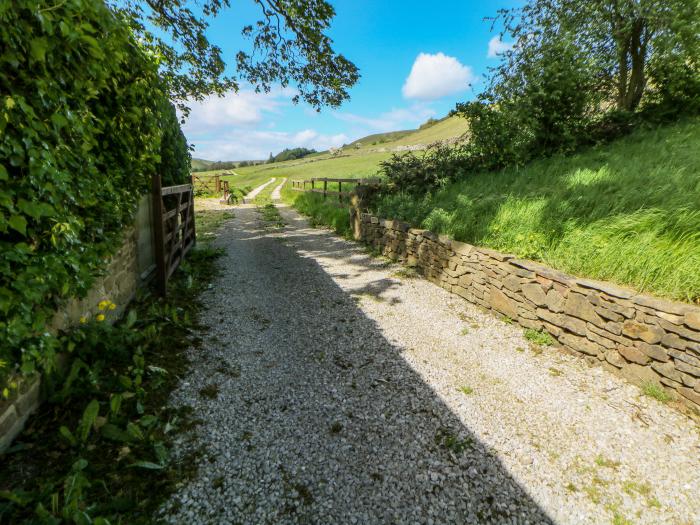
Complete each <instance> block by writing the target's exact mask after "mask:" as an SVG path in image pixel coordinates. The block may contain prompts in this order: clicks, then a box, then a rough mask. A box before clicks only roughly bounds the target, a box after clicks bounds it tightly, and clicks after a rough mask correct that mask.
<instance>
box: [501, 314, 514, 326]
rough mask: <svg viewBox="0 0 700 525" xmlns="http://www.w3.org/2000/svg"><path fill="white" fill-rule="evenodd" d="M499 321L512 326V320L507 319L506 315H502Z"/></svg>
mask: <svg viewBox="0 0 700 525" xmlns="http://www.w3.org/2000/svg"><path fill="white" fill-rule="evenodd" d="M501 321H503V322H504V323H506V324H513V320H512V319H511V318H510V317H508V316H507V315H502V316H501Z"/></svg>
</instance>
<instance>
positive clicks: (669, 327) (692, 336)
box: [659, 319, 700, 342]
mask: <svg viewBox="0 0 700 525" xmlns="http://www.w3.org/2000/svg"><path fill="white" fill-rule="evenodd" d="M659 324H660V325H661V327H662V328H663V329H664V330H666V331H667V332H672V333H674V334H677V335H680V336H681V337H682V338H684V339H689V340H690V341H695V342H700V332H697V331H695V330H690V329H688V328H684V327H683V326H676V325H675V324H673V323H669V322H668V321H664V320H663V319H661V320H660V321H659Z"/></svg>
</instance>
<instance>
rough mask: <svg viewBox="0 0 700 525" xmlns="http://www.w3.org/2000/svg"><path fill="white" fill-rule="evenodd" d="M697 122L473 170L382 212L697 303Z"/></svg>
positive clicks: (398, 198)
mask: <svg viewBox="0 0 700 525" xmlns="http://www.w3.org/2000/svg"><path fill="white" fill-rule="evenodd" d="M699 151H700V119H693V120H688V121H685V122H682V123H679V124H676V125H673V126H668V127H665V128H661V129H657V130H652V131H639V132H637V133H635V134H633V135H631V136H629V137H627V138H625V139H623V140H620V141H618V142H616V143H614V144H611V145H608V146H603V147H598V148H593V149H590V150H587V151H584V152H581V153H580V154H577V155H572V156H569V157H555V158H550V159H546V160H541V161H537V162H534V163H532V164H530V165H528V166H526V167H525V168H523V169H520V170H516V169H510V170H505V171H503V172H498V173H481V174H476V175H471V176H469V177H468V178H466V179H465V180H462V181H459V182H457V183H454V184H451V185H449V186H447V187H445V188H442V189H441V190H439V191H437V192H435V193H433V194H429V195H426V196H424V197H422V198H416V197H411V196H408V195H387V196H385V197H384V198H383V199H382V200H381V201H380V202H379V203H378V210H377V211H378V213H379V214H380V215H382V216H384V217H391V218H401V219H404V220H407V221H408V222H411V223H412V224H414V225H417V226H421V227H424V228H428V229H430V230H433V231H435V232H438V233H445V234H448V235H451V236H453V237H454V238H455V239H458V240H462V241H465V242H469V243H474V244H478V245H481V246H488V247H491V248H495V249H498V250H502V251H506V252H510V253H514V254H516V255H518V256H521V257H527V258H531V259H537V260H541V261H544V262H545V263H547V264H549V265H551V266H553V267H555V268H558V269H561V270H564V271H567V272H570V273H573V274H576V275H582V276H587V277H591V278H596V279H603V280H609V281H613V282H617V283H620V284H625V285H630V286H632V287H634V288H636V289H637V290H640V291H644V292H650V293H654V294H657V295H661V296H665V297H669V298H673V299H679V300H685V301H690V302H698V301H700V271H699V270H698V269H699V268H700V155H698V152H699Z"/></svg>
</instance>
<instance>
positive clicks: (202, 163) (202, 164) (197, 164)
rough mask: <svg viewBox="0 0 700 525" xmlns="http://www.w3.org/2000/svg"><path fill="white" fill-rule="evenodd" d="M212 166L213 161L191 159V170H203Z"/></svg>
mask: <svg viewBox="0 0 700 525" xmlns="http://www.w3.org/2000/svg"><path fill="white" fill-rule="evenodd" d="M212 164H214V161H213V160H204V159H195V158H193V159H192V169H193V170H200V169H204V168H207V167H209V166H211V165H212Z"/></svg>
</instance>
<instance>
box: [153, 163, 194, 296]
mask: <svg viewBox="0 0 700 525" xmlns="http://www.w3.org/2000/svg"><path fill="white" fill-rule="evenodd" d="M153 230H154V235H153V237H154V241H155V259H156V284H157V287H158V292H159V293H160V295H162V296H163V297H165V295H166V293H167V284H168V279H170V277H171V276H172V274H173V272H175V270H177V267H178V266H179V265H180V263H181V262H182V261H183V260H184V258H185V255H187V252H189V251H190V249H191V248H192V247H193V246H194V244H195V239H196V236H195V221H194V187H193V185H192V184H181V185H179V186H167V187H165V188H163V187H162V186H161V180H160V175H156V176H154V177H153Z"/></svg>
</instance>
